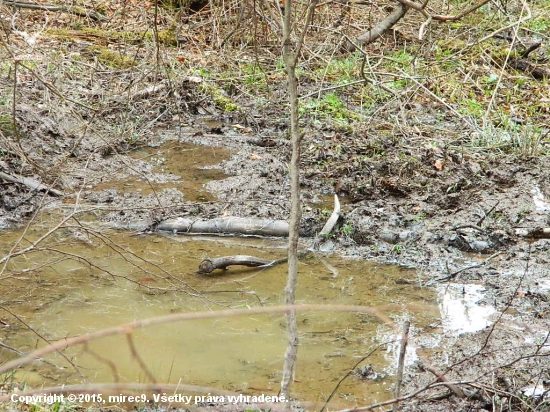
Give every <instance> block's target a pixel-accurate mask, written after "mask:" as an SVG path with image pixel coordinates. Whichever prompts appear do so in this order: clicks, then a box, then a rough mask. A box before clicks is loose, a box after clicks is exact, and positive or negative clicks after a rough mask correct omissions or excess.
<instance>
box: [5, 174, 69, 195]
mask: <svg viewBox="0 0 550 412" xmlns="http://www.w3.org/2000/svg"><path fill="white" fill-rule="evenodd" d="M0 179H4V180H6V181H8V182H12V183H20V184H22V185H25V186H27V187H30V188H31V189H32V190H39V191H41V192H47V193H51V194H52V195H54V196H65V194H64V193H63V192H60V191H59V190H56V189H52V188H49V187H48V186H45V185H43V184H42V183H40V182H37V181H36V180H34V179H30V178H28V177H21V176H14V175H9V174H7V173H4V172H0Z"/></svg>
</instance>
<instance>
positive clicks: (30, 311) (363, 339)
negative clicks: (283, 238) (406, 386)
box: [0, 223, 439, 406]
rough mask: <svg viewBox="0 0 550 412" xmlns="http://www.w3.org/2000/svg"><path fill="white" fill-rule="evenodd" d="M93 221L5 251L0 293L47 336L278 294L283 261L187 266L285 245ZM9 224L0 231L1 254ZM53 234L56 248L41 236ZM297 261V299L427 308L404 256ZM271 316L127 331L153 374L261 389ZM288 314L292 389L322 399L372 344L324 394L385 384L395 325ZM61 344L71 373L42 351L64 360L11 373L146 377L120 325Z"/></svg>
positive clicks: (12, 338) (34, 341)
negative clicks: (83, 230) (215, 268)
mask: <svg viewBox="0 0 550 412" xmlns="http://www.w3.org/2000/svg"><path fill="white" fill-rule="evenodd" d="M45 225H46V224H45V223H44V224H43V225H37V226H36V227H35V228H33V229H31V230H30V231H29V232H28V233H27V234H26V235H25V238H26V239H27V240H26V241H25V242H23V243H22V244H21V246H19V248H21V247H24V246H25V244H28V242H29V241H30V242H32V241H33V240H35V239H36V238H38V237H39V236H41V235H42V234H43V233H44V231H45V228H44V227H41V226H45ZM101 233H102V236H101V237H97V238H96V237H94V236H90V237H89V238H88V240H87V241H86V242H83V241H82V240H78V239H77V238H75V233H74V232H71V231H70V230H68V229H62V230H60V231H59V233H58V234H57V235H54V238H52V240H51V241H50V242H49V245H48V244H44V250H43V251H42V252H35V253H30V254H27V255H24V256H20V257H17V258H14V259H13V260H12V261H11V262H10V263H9V265H8V270H6V271H5V272H4V273H3V275H2V277H3V280H2V282H1V284H0V287H1V288H2V296H3V299H2V300H3V305H4V306H7V307H9V308H10V310H12V311H13V312H14V313H17V314H18V316H20V318H21V319H22V320H24V322H25V323H26V324H28V325H29V326H30V327H32V328H33V329H34V331H35V332H36V333H39V334H40V335H41V336H43V337H44V338H46V339H48V340H50V341H57V340H60V339H63V338H65V337H69V336H75V335H80V334H83V333H86V332H91V331H95V330H99V329H102V328H105V327H108V326H113V325H118V324H121V323H126V322H130V321H133V320H136V319H143V318H149V317H155V316H162V315H167V314H170V313H179V312H196V311H207V310H217V309H227V308H247V307H257V306H260V305H266V306H269V305H278V304H281V302H282V301H283V289H284V286H285V283H286V269H287V268H286V265H280V266H277V267H274V268H271V269H268V270H264V271H260V270H258V269H239V268H230V269H229V270H227V271H220V272H214V273H213V274H210V275H197V274H196V273H195V271H196V269H197V267H198V264H199V263H200V261H201V260H202V259H203V258H204V257H207V256H208V257H216V256H225V255H235V254H249V255H255V256H258V257H262V258H266V259H277V258H280V257H282V256H284V255H285V251H284V246H285V243H284V242H282V243H281V242H280V241H273V240H258V239H256V240H254V239H241V240H224V239H219V238H218V239H204V238H200V239H198V238H192V237H169V236H155V235H150V236H143V237H140V236H135V237H131V236H128V233H127V232H112V231H104V230H102V231H101ZM19 236H20V233H11V234H10V233H6V232H5V233H4V234H3V236H2V243H3V244H2V251H3V252H4V253H3V254H2V255H4V254H5V251H6V250H7V249H8V248H9V247H10V245H13V242H14V241H15V240H16V239H17V238H18V237H19ZM54 244H55V250H56V251H58V252H55V253H54V252H52V250H48V247H50V246H51V247H52V248H53V247H54V246H53V245H54ZM60 252H66V253H69V255H67V254H65V255H64V254H63V253H60ZM299 272H300V280H299V287H298V293H297V300H298V303H324V304H329V303H330V304H349V305H367V306H380V305H386V304H397V305H402V306H400V307H402V309H399V310H396V311H393V312H391V313H387V314H388V315H390V316H391V317H392V318H394V319H395V320H396V321H397V322H398V323H399V322H400V321H402V320H403V319H411V321H412V323H413V325H415V328H418V329H421V328H423V327H424V326H425V325H427V324H430V323H433V322H437V319H438V317H439V309H438V306H437V295H436V293H434V292H433V291H432V290H430V289H423V288H419V287H415V286H413V285H411V284H410V282H409V281H408V280H410V279H413V278H414V277H415V273H414V272H413V271H410V270H404V269H400V268H397V267H391V266H379V265H376V264H373V263H368V262H364V261H357V260H345V259H342V258H338V257H330V256H326V257H322V258H321V257H314V258H305V259H304V260H303V261H302V262H301V264H300V270H299ZM136 282H138V283H136ZM184 284H185V285H186V286H185V287H184V286H183V285H184ZM151 288H152V289H151ZM155 288H157V289H155ZM186 288H192V290H193V291H194V293H195V294H197V292H200V293H199V294H200V295H201V297H193V296H190V295H189V294H187V293H186V292H185V291H182V290H179V291H178V290H174V289H185V290H189V289H186ZM159 289H167V290H164V291H161V290H159ZM408 304H417V305H421V306H422V307H423V310H422V311H420V312H412V311H409V310H407V308H406V305H408ZM0 318H1V320H2V322H3V323H5V324H6V325H4V327H3V328H2V331H1V332H0V333H2V336H1V339H2V341H3V342H4V343H5V344H7V345H9V346H12V347H16V348H18V349H20V350H22V351H25V352H26V351H30V350H32V349H34V348H36V347H41V346H43V345H44V342H43V341H42V340H41V339H40V338H39V337H38V336H37V334H36V333H31V332H29V331H28V330H26V328H25V327H23V326H22V325H21V323H19V322H18V321H17V320H16V319H14V318H13V317H12V316H11V315H9V314H8V313H6V312H4V313H2V314H1V316H0ZM284 324H285V320H284V316H283V314H276V315H256V316H250V317H246V316H245V317H235V318H222V319H212V320H202V321H191V322H179V323H176V324H169V325H162V326H155V327H149V328H146V329H143V330H139V331H137V332H135V333H134V335H133V338H134V339H133V341H134V343H135V346H136V350H137V352H138V353H139V355H140V357H141V358H142V359H143V361H144V362H145V364H146V365H147V366H148V368H149V370H150V371H151V373H152V374H153V375H154V376H155V378H156V379H157V380H158V381H169V382H172V383H177V382H182V383H188V384H195V385H203V386H210V387H217V388H224V389H228V390H232V391H235V392H244V393H251V394H254V393H271V394H274V393H277V392H278V390H279V382H280V378H281V372H280V371H281V368H282V364H283V356H284V350H285V329H284ZM299 328H300V335H301V336H300V339H301V340H300V349H299V350H300V352H299V362H298V370H297V375H296V377H297V383H296V385H295V389H294V390H295V394H296V396H297V397H298V398H299V399H300V400H303V401H312V402H322V401H323V400H325V399H326V398H327V397H328V396H329V394H330V393H331V392H332V390H333V389H334V388H335V386H336V384H337V383H338V381H339V380H340V379H341V378H342V377H343V376H345V375H346V373H348V372H349V371H350V370H351V369H353V367H354V366H355V365H356V364H357V363H358V362H359V361H360V360H361V359H362V358H363V357H365V356H366V355H367V354H368V353H370V352H372V351H373V350H374V353H373V354H371V355H370V357H368V358H367V359H365V360H364V361H363V362H362V363H361V364H360V365H359V366H358V368H359V370H358V373H357V374H353V375H351V376H349V377H348V378H347V379H346V380H345V381H344V383H343V384H341V385H340V387H339V389H338V391H337V395H336V396H335V397H334V398H333V405H340V406H343V405H353V404H356V403H368V402H373V401H378V400H383V399H387V398H390V397H391V392H390V387H391V384H392V383H393V376H392V374H393V370H394V367H395V360H394V359H395V349H396V348H397V346H396V345H395V344H394V343H393V344H392V343H391V341H392V340H395V339H396V338H397V335H396V334H395V333H393V332H392V331H391V328H389V327H388V326H387V325H385V324H383V323H382V322H381V321H379V320H378V319H377V318H375V317H373V316H370V315H369V316H367V315H359V314H348V313H339V312H319V313H315V312H308V313H302V314H299ZM384 343H385V345H381V344H384ZM379 345H381V346H380V347H379V348H378V349H376V348H377V347H378V346H379ZM64 353H65V355H66V356H67V357H69V358H70V359H71V360H72V361H73V362H74V363H75V364H76V365H78V367H79V371H80V373H81V374H82V375H80V374H78V373H76V372H75V371H74V369H72V368H71V367H70V366H69V365H67V362H66V361H65V360H63V358H61V357H60V356H58V355H55V356H50V357H48V358H47V360H48V361H50V362H52V363H53V364H55V365H59V366H63V367H65V368H66V369H64V370H59V369H56V368H54V367H52V366H49V365H44V364H36V365H35V366H34V367H33V368H31V369H27V370H25V371H20V372H18V378H19V379H22V380H24V381H26V382H28V383H29V384H30V385H31V386H35V387H36V386H42V385H52V384H60V383H69V382H72V383H76V382H83V381H90V382H112V381H122V382H148V378H147V377H146V375H145V373H144V371H143V369H142V368H141V367H140V366H139V364H138V362H137V361H136V359H135V357H133V356H132V353H131V350H130V348H129V345H128V341H127V339H126V337H122V336H117V337H112V338H107V339H103V340H99V341H95V342H93V343H90V344H89V346H88V347H87V348H82V347H79V348H71V349H68V350H66V351H65V352H64ZM412 355H414V353H412V354H411V356H412ZM0 356H1V359H2V360H6V359H9V358H12V357H13V356H14V354H13V353H11V352H9V351H7V350H5V349H2V350H0ZM113 366H114V367H113ZM361 368H362V369H361ZM361 371H362V372H361Z"/></svg>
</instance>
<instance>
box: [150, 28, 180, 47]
mask: <svg viewBox="0 0 550 412" xmlns="http://www.w3.org/2000/svg"><path fill="white" fill-rule="evenodd" d="M157 35H158V41H159V43H160V44H163V45H165V46H172V47H176V46H177V45H178V37H177V36H176V32H175V30H174V29H173V28H170V29H168V30H159V31H158V32H157ZM145 38H146V39H147V40H148V41H151V42H152V41H154V39H155V38H154V35H153V32H151V31H148V32H147V33H145Z"/></svg>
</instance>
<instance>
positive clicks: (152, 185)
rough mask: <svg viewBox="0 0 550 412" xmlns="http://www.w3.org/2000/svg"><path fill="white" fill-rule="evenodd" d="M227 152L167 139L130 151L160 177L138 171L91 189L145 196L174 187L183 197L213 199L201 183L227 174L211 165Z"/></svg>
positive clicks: (203, 199) (187, 198) (222, 158)
mask: <svg viewBox="0 0 550 412" xmlns="http://www.w3.org/2000/svg"><path fill="white" fill-rule="evenodd" d="M229 155H230V152H229V150H227V149H225V148H221V147H209V146H197V145H192V144H188V143H179V142H169V143H166V144H164V145H163V146H162V147H161V148H152V147H148V148H143V149H139V150H136V151H135V152H133V153H132V157H134V158H135V159H140V160H146V161H148V162H151V163H153V164H155V165H156V167H155V168H154V169H153V173H154V174H158V176H159V177H160V180H159V179H158V178H155V176H154V175H151V174H148V175H143V174H142V175H140V176H128V177H126V178H123V179H117V180H111V181H108V182H104V183H100V184H99V185H97V186H96V187H95V188H94V189H95V190H106V189H115V190H117V191H118V192H120V193H126V192H132V193H136V192H139V193H142V194H143V195H149V194H151V193H153V191H158V190H162V189H168V188H176V189H179V190H180V191H182V192H183V193H184V194H185V199H186V200H189V201H198V202H206V201H212V200H215V198H214V196H213V195H212V194H210V193H209V192H208V191H207V190H206V189H205V188H204V184H205V183H206V182H209V181H211V180H218V179H223V178H225V177H227V176H226V175H225V174H224V173H223V172H222V171H221V169H220V168H219V167H217V166H215V165H217V164H219V163H220V162H221V161H222V160H224V159H227V158H228V157H229ZM170 175H172V178H171V179H170V178H169V176H170ZM167 176H168V178H167Z"/></svg>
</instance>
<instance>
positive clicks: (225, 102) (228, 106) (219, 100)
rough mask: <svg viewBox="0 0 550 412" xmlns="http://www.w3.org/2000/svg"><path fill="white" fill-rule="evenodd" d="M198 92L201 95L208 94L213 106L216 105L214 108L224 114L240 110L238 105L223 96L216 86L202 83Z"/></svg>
mask: <svg viewBox="0 0 550 412" xmlns="http://www.w3.org/2000/svg"><path fill="white" fill-rule="evenodd" d="M199 91H201V92H202V93H206V94H209V95H210V97H211V98H212V100H213V101H214V104H215V105H216V107H217V108H218V109H220V110H221V111H223V112H225V113H228V112H236V111H240V110H241V107H240V106H239V105H238V104H236V103H235V102H234V101H233V100H231V99H230V98H229V97H227V96H226V95H225V94H224V92H223V91H222V90H221V89H219V88H218V87H216V86H213V85H211V84H206V83H202V84H201V85H200V86H199Z"/></svg>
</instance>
